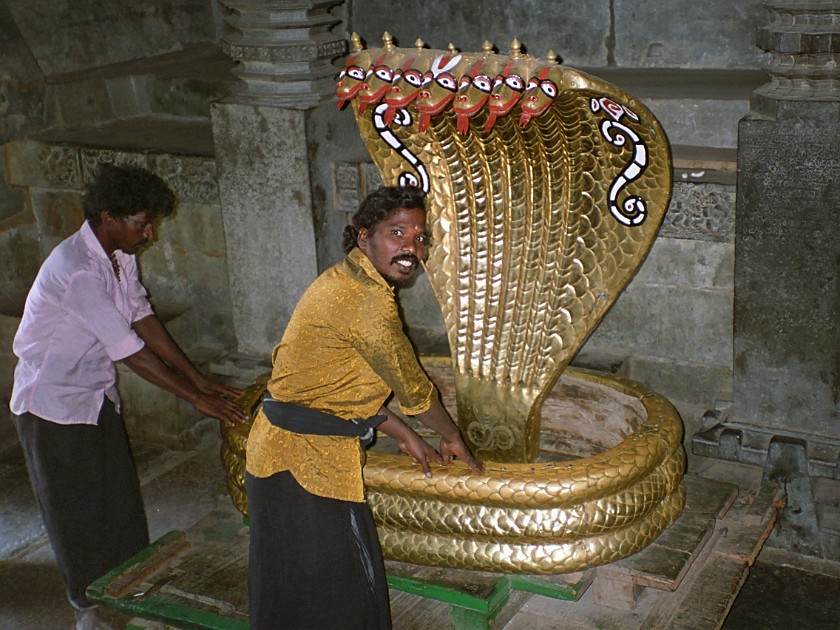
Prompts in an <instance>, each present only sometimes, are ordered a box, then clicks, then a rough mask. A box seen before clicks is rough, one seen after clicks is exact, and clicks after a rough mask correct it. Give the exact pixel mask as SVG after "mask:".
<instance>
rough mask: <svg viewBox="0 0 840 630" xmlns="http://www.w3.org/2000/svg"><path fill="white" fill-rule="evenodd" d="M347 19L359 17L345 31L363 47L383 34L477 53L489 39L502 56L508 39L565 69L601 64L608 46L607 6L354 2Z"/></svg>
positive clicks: (405, 42)
mask: <svg viewBox="0 0 840 630" xmlns="http://www.w3.org/2000/svg"><path fill="white" fill-rule="evenodd" d="M353 15H354V16H364V17H363V20H360V21H359V22H358V23H353V22H352V21H351V24H350V26H351V29H349V30H355V31H356V32H358V33H359V35H361V37H362V39H363V40H364V42H365V43H366V44H367V46H368V48H376V47H379V46H382V40H381V37H382V33H384V32H385V31H388V32H389V33H391V35H393V36H394V40H395V43H396V44H397V45H398V46H402V47H406V48H410V47H412V46H413V45H414V41H415V40H416V39H417V38H418V37H419V38H422V39H423V40H424V41H425V42H426V43H427V44H428V45H429V47H430V48H440V49H443V50H445V49H446V48H447V47H448V46H449V43H450V42H452V43H453V44H454V45H455V46H457V47H458V49H460V50H476V51H480V50H481V45H482V42H484V41H485V40H489V41H490V42H491V43H493V44H495V46H496V48H497V49H498V51H499V52H500V53H502V54H506V53H507V52H508V51H509V50H510V43H511V40H513V38H514V37H517V38H519V40H520V41H521V42H522V43H523V51H527V52H528V53H529V54H531V55H534V56H536V57H545V55H546V54H547V53H548V51H549V50H554V51H555V52H556V53H557V54H558V55H560V57H561V58H562V59H563V61H564V62H565V63H567V64H569V65H578V66H598V65H606V60H607V55H608V53H609V51H610V47H611V45H612V44H613V40H612V38H611V34H610V31H609V25H610V7H609V3H607V2H586V3H580V2H574V1H573V0H558V1H556V2H553V3H551V4H550V5H549V4H536V3H529V4H528V5H524V6H517V7H516V8H515V9H514V7H513V6H512V5H511V4H510V3H509V2H507V1H506V0H490V1H489V2H483V3H481V4H480V5H477V4H474V3H469V2H447V3H436V4H433V3H411V4H404V5H401V6H400V10H399V11H395V10H394V4H393V3H392V2H390V0H354V3H353Z"/></svg>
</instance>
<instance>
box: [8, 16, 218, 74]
mask: <svg viewBox="0 0 840 630" xmlns="http://www.w3.org/2000/svg"><path fill="white" fill-rule="evenodd" d="M6 5H7V6H8V9H9V12H10V13H11V14H12V17H13V18H14V21H15V24H17V26H18V28H19V29H20V31H21V33H22V34H23V37H24V38H25V39H26V42H27V44H28V46H29V48H30V50H31V51H32V55H33V56H34V57H35V59H36V60H37V61H38V65H39V66H40V67H41V68H42V69H43V71H44V74H45V75H47V76H48V77H52V76H55V75H60V74H64V73H68V72H73V71H78V70H85V69H90V68H97V67H101V66H105V65H109V64H113V63H119V62H122V61H128V60H131V59H141V58H144V57H151V56H154V55H157V54H161V53H163V52H169V51H171V50H174V49H176V48H179V47H181V46H183V45H184V44H189V43H190V42H201V41H213V40H214V39H215V37H216V25H215V17H214V15H213V9H212V7H211V5H210V4H208V3H207V2H205V1H204V0H178V1H177V2H176V1H174V0H153V1H152V2H146V3H143V4H139V5H138V4H134V3H125V2H119V1H118V0H96V1H92V0H83V1H81V2H67V1H66V0H62V1H61V2H58V3H56V2H51V1H50V0H9V1H8V2H7V3H6ZM139 23H142V24H143V27H142V28H138V27H137V25H138V24H139Z"/></svg>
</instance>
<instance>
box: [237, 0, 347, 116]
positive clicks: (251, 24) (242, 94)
mask: <svg viewBox="0 0 840 630" xmlns="http://www.w3.org/2000/svg"><path fill="white" fill-rule="evenodd" d="M222 4H223V6H224V8H225V16H224V17H225V22H226V32H225V36H224V38H223V40H222V50H223V51H224V52H225V54H227V55H228V56H229V57H230V58H231V59H233V60H234V61H236V62H237V67H236V69H235V70H234V74H235V75H236V76H237V77H238V78H239V79H240V81H241V83H240V90H239V92H238V93H237V95H236V97H235V98H236V100H238V101H252V102H257V103H260V104H265V105H277V106H280V107H288V108H293V109H308V108H310V107H315V106H317V105H318V104H320V103H321V102H322V101H323V100H324V99H325V98H327V97H329V96H331V95H332V94H333V93H334V90H335V86H334V75H335V73H336V69H335V68H334V67H333V61H334V60H335V59H336V58H338V57H341V56H343V55H345V54H346V52H347V42H346V40H345V38H344V34H343V33H342V32H341V29H340V28H339V27H340V26H341V25H342V17H341V16H340V15H339V14H338V13H339V9H340V7H341V5H343V4H344V0H309V1H300V0H297V1H295V0H222Z"/></svg>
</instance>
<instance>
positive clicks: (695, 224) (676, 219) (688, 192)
mask: <svg viewBox="0 0 840 630" xmlns="http://www.w3.org/2000/svg"><path fill="white" fill-rule="evenodd" d="M691 174H692V175H698V176H703V175H704V174H705V173H704V172H703V171H694V170H692V171H691ZM663 237H672V238H682V239H691V240H700V241H715V242H718V243H734V242H735V186H734V185H721V184H713V183H684V182H680V181H675V182H674V187H673V189H672V192H671V201H670V203H669V205H668V212H667V213H666V214H665V219H664V221H663V223H662V227H661V229H660V232H659V239H660V240H661V239H662V238H663Z"/></svg>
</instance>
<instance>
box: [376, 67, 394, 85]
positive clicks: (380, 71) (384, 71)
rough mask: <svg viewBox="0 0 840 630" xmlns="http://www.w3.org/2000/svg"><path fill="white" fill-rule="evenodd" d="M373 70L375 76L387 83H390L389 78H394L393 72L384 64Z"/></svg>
mask: <svg viewBox="0 0 840 630" xmlns="http://www.w3.org/2000/svg"><path fill="white" fill-rule="evenodd" d="M374 72H375V74H376V76H377V78H379V79H381V80H382V81H386V82H388V83H390V82H391V79H393V78H394V74H393V73H392V72H391V69H390V68H388V67H386V66H379V67H378V68H377V69H376V70H375V71H374Z"/></svg>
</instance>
